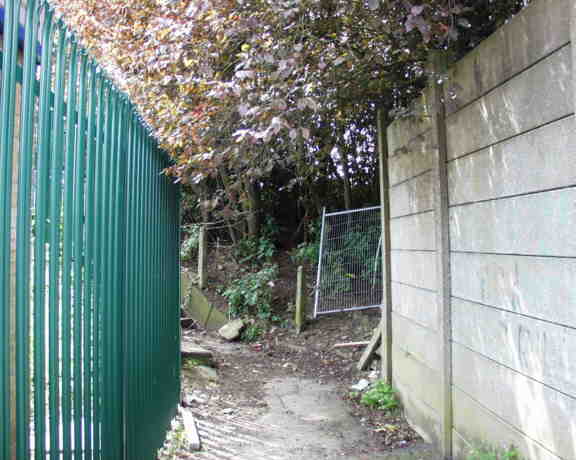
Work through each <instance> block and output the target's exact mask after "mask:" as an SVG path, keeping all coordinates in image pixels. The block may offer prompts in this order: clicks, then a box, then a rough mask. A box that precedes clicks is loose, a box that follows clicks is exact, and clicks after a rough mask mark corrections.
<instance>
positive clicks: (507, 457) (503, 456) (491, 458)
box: [466, 446, 521, 460]
mask: <svg viewBox="0 0 576 460" xmlns="http://www.w3.org/2000/svg"><path fill="white" fill-rule="evenodd" d="M466 460H521V457H520V454H519V453H518V450H517V449H516V448H515V447H513V446H511V447H508V448H506V449H496V448H487V447H480V448H475V449H473V450H472V451H471V452H470V454H468V456H467V457H466Z"/></svg>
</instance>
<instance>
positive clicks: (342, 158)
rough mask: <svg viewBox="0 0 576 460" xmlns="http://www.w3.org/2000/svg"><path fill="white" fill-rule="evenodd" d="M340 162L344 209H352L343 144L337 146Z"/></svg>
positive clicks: (346, 157) (350, 188) (346, 156)
mask: <svg viewBox="0 0 576 460" xmlns="http://www.w3.org/2000/svg"><path fill="white" fill-rule="evenodd" d="M338 150H339V153H340V163H341V165H342V175H343V177H342V185H343V186H344V209H347V210H350V209H352V187H351V186H350V174H349V172H348V152H347V151H346V147H345V146H339V148H338Z"/></svg>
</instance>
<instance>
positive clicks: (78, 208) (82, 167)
mask: <svg viewBox="0 0 576 460" xmlns="http://www.w3.org/2000/svg"><path fill="white" fill-rule="evenodd" d="M86 66H87V57H86V54H85V53H81V54H80V69H79V84H78V110H77V117H76V128H77V138H76V145H75V147H74V165H75V168H74V201H73V206H74V235H73V264H74V268H73V273H74V287H73V292H74V312H73V313H74V317H73V332H74V334H73V344H74V345H73V347H72V349H73V353H74V359H73V361H74V377H73V382H74V386H73V388H74V393H73V407H74V412H73V427H74V433H73V435H74V452H78V451H79V450H82V451H85V450H86V449H87V448H86V447H85V446H84V445H83V441H84V436H83V433H82V428H83V427H82V423H83V421H84V419H85V418H87V417H86V416H85V414H86V413H87V411H85V410H84V407H83V403H84V401H85V399H86V394H89V387H88V385H87V384H86V383H87V382H86V379H85V378H84V372H85V371H86V366H87V365H89V362H90V361H89V359H90V358H89V356H90V346H89V345H90V342H89V337H88V336H87V335H86V328H85V327H84V324H83V323H85V324H86V323H89V315H90V312H89V311H87V309H86V300H85V297H84V293H85V287H84V282H85V277H84V275H85V261H86V259H85V253H86V252H87V249H88V248H87V237H86V228H85V227H84V219H85V215H84V213H85V209H87V204H86V190H85V187H86V142H87V141H86V136H87V123H88V114H87V112H86V107H87V101H88V97H89V93H88V88H87V83H88V80H87V69H86ZM86 212H87V211H86ZM83 357H84V359H82V358H83Z"/></svg>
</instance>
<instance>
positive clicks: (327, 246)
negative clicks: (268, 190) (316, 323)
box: [314, 206, 382, 317]
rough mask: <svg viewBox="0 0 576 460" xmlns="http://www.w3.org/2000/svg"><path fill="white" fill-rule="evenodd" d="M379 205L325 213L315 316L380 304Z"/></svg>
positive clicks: (374, 306)
mask: <svg viewBox="0 0 576 460" xmlns="http://www.w3.org/2000/svg"><path fill="white" fill-rule="evenodd" d="M381 242H382V239H381V222H380V206H376V207H372V208H364V209H356V210H353V211H342V212H333V213H324V215H323V217H322V236H321V241H320V260H319V263H318V275H317V279H316V295H315V300H314V316H315V317H316V316H318V315H322V314H326V313H334V312H340V311H350V310H362V309H366V308H376V307H380V305H381V303H382V258H381V257H380V254H381V252H380V251H381V249H382V245H381Z"/></svg>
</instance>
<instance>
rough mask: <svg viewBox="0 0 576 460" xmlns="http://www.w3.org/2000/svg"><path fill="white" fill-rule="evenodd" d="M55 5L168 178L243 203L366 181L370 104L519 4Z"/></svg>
mask: <svg viewBox="0 0 576 460" xmlns="http://www.w3.org/2000/svg"><path fill="white" fill-rule="evenodd" d="M51 3H53V4H54V5H56V7H57V8H58V11H59V12H60V13H61V14H63V15H64V19H65V21H66V22H67V23H68V24H69V25H71V26H72V28H73V29H74V30H76V32H77V33H78V35H79V36H80V38H81V40H82V42H83V43H84V44H85V45H86V46H87V47H88V48H89V49H90V52H91V53H92V54H93V55H94V56H95V57H96V58H97V59H98V61H99V62H100V63H101V65H102V66H103V67H104V68H105V69H106V70H107V72H108V73H109V74H110V75H111V76H112V77H113V78H114V79H115V80H116V82H117V84H118V86H119V87H120V88H122V89H123V90H125V91H126V92H127V93H128V94H129V96H130V98H131V100H132V101H133V102H134V103H135V104H136V106H137V107H138V110H139V112H140V114H141V115H142V117H143V118H144V119H145V120H146V122H147V124H148V125H149V126H150V128H151V129H152V131H153V132H154V134H155V135H156V136H157V137H158V139H159V140H160V142H161V144H162V146H163V147H165V148H166V149H167V150H168V151H169V152H170V153H171V155H172V156H173V158H174V160H175V163H174V165H173V166H171V167H170V168H168V170H167V172H168V173H170V174H172V175H174V176H175V177H176V178H177V180H179V181H182V182H185V183H189V184H191V185H194V186H196V185H198V184H200V183H210V186H211V191H213V189H214V188H216V191H215V193H212V194H211V195H218V194H219V195H220V196H222V197H224V198H225V199H223V200H220V201H221V202H222V201H224V202H240V203H246V202H247V199H246V190H247V185H246V183H247V182H248V183H260V182H261V181H262V180H264V179H265V178H269V177H271V176H273V175H276V176H278V175H279V174H282V178H283V180H284V182H285V183H284V184H283V186H286V185H288V186H292V185H294V184H298V185H302V186H307V187H308V186H309V184H315V183H317V182H319V181H321V180H322V177H326V176H330V177H331V178H332V179H334V178H340V177H343V178H344V179H345V180H346V181H347V182H348V185H354V184H355V183H356V182H359V183H361V182H363V181H366V176H367V177H368V178H370V177H373V176H374V165H375V155H374V143H375V142H374V137H375V136H374V125H375V123H374V120H375V112H376V109H377V108H382V109H384V111H385V112H389V111H391V110H393V109H395V108H398V107H399V106H402V105H404V104H405V103H406V102H407V101H409V100H410V99H412V98H414V97H415V96H416V95H417V94H418V92H419V91H420V89H421V88H422V86H423V85H424V79H425V62H426V56H427V53H428V51H429V50H430V49H439V48H440V49H448V48H451V49H455V50H456V51H457V52H459V53H460V52H461V51H462V50H464V49H466V47H467V44H468V43H476V42H477V41H478V40H480V39H481V38H482V37H484V36H486V35H487V34H488V33H490V31H491V30H493V28H494V27H495V26H496V25H498V22H499V21H501V20H502V18H507V17H508V16H509V15H510V14H512V13H513V12H515V11H516V10H517V9H518V8H519V7H520V6H522V5H523V4H524V3H525V1H524V0H502V1H499V2H492V1H488V0H480V1H479V0H427V1H422V0H242V1H230V0H204V1H190V0H141V1H136V2H135V1H133V0H51ZM495 4H497V6H496V5H495ZM287 172H288V173H287ZM224 178H226V179H224ZM220 179H221V180H222V182H226V184H223V183H220V182H219V181H220ZM310 188H311V187H310ZM220 192H222V193H220ZM313 193H314V191H310V194H311V195H312V194H313ZM222 206H224V205H222ZM242 206H243V207H244V208H245V207H246V206H244V205H242ZM229 208H230V207H229ZM225 209H226V208H225ZM228 210H229V209H228ZM246 210H247V209H242V211H246ZM252 211H253V210H252Z"/></svg>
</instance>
